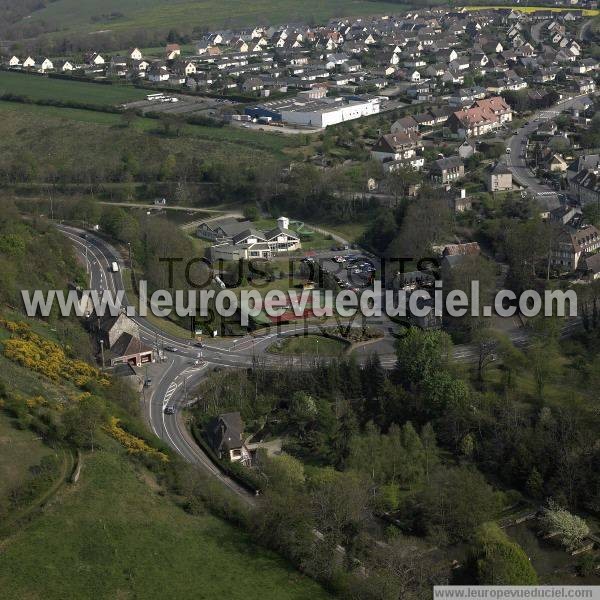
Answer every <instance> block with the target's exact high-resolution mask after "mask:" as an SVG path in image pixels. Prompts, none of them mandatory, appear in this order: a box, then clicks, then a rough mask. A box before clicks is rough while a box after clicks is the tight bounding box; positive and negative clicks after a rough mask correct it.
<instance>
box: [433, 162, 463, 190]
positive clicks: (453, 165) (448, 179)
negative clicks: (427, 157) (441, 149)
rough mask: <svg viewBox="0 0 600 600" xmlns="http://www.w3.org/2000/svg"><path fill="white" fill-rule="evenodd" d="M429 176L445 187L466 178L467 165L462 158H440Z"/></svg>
mask: <svg viewBox="0 0 600 600" xmlns="http://www.w3.org/2000/svg"><path fill="white" fill-rule="evenodd" d="M429 175H430V177H431V179H433V181H435V182H437V183H441V184H444V185H445V184H448V183H452V182H454V181H456V180H458V179H460V178H461V177H464V176H465V165H464V164H463V161H462V159H461V157H460V156H449V157H447V158H439V159H438V160H436V161H434V162H433V163H432V165H431V168H430V169H429Z"/></svg>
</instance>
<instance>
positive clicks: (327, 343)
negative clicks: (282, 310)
mask: <svg viewBox="0 0 600 600" xmlns="http://www.w3.org/2000/svg"><path fill="white" fill-rule="evenodd" d="M348 347H349V346H348V344H345V343H344V342H342V341H340V340H336V339H333V338H328V337H323V336H321V335H307V336H302V335H299V336H294V337H287V338H285V339H283V340H280V341H279V342H276V343H275V344H273V345H272V346H270V347H269V349H268V351H269V352H270V353H272V354H287V355H294V356H298V355H301V354H302V355H306V354H309V355H311V356H341V355H342V354H344V352H345V351H346V350H347V349H348Z"/></svg>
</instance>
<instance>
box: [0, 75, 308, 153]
mask: <svg viewBox="0 0 600 600" xmlns="http://www.w3.org/2000/svg"><path fill="white" fill-rule="evenodd" d="M66 83H69V84H71V82H66ZM84 85H94V84H84ZM5 112H12V113H14V115H15V117H16V118H18V119H19V120H24V121H26V122H29V123H31V122H32V120H31V118H30V117H24V115H33V116H37V117H39V119H40V120H42V122H43V125H44V126H50V125H52V124H56V123H58V122H59V120H60V121H63V128H64V123H65V122H68V121H73V122H80V123H90V124H91V123H94V124H98V125H112V126H113V128H111V129H112V131H113V134H112V135H113V136H114V138H113V140H115V139H116V138H120V137H122V134H127V135H128V136H129V137H130V138H131V137H134V134H135V133H141V134H152V133H155V132H156V131H157V130H159V129H160V123H159V122H158V121H157V120H156V119H150V118H144V117H141V118H137V119H136V120H135V121H134V123H133V124H132V127H131V129H132V130H133V131H131V130H125V129H123V130H122V134H119V133H118V132H117V131H116V128H118V127H120V125H121V124H122V120H121V116H120V115H118V114H114V113H105V112H99V111H94V110H85V109H79V108H61V107H56V106H42V105H36V104H21V103H19V102H3V101H0V114H2V113H5ZM3 126H4V125H3V124H0V133H2V130H3ZM63 135H64V136H68V131H64V132H63ZM76 135H77V134H76V133H75V132H74V131H73V136H69V139H70V143H72V142H73V137H76ZM194 139H196V140H202V141H206V142H210V143H211V146H210V148H206V149H205V150H207V151H208V150H210V151H211V153H212V154H211V156H213V157H215V156H217V154H216V153H220V152H223V155H224V156H226V157H227V159H228V160H232V159H234V160H235V159H236V158H238V157H241V156H242V155H243V154H244V153H245V152H250V151H252V152H253V158H254V159H256V160H260V159H259V156H258V155H257V154H255V153H254V152H256V151H259V152H266V153H268V154H271V155H279V154H281V153H283V152H286V153H288V152H289V151H291V150H293V149H295V148H296V147H298V146H299V144H300V143H301V141H300V140H298V139H296V138H295V137H289V136H288V137H284V136H283V135H264V134H262V133H260V132H257V131H250V130H247V129H241V128H238V127H207V126H204V125H185V126H184V127H183V128H182V131H181V136H180V137H178V138H172V141H173V142H176V144H177V146H178V147H179V148H183V147H184V146H185V145H186V144H188V143H190V142H192V143H193V140H194ZM81 141H82V142H84V141H87V142H90V141H91V140H90V138H88V139H87V140H81ZM234 145H235V147H234Z"/></svg>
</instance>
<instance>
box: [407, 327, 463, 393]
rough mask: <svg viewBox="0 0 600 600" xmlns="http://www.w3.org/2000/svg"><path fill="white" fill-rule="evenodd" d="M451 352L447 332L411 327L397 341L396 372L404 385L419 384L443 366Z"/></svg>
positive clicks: (450, 343) (445, 364)
mask: <svg viewBox="0 0 600 600" xmlns="http://www.w3.org/2000/svg"><path fill="white" fill-rule="evenodd" d="M451 352H452V341H451V339H450V336H449V335H448V334H447V333H444V332H442V331H423V330H422V329H417V328H411V329H409V330H408V331H407V333H406V335H405V336H404V337H403V338H402V339H400V341H399V342H398V346H397V351H396V353H397V356H398V362H397V365H396V372H397V373H398V375H399V377H400V379H401V381H402V383H404V384H405V385H407V386H411V385H416V384H419V383H421V382H422V381H424V380H426V379H427V378H429V377H431V376H432V375H433V373H435V372H436V371H439V370H441V369H443V368H445V367H446V366H447V364H448V362H449V360H450V355H451Z"/></svg>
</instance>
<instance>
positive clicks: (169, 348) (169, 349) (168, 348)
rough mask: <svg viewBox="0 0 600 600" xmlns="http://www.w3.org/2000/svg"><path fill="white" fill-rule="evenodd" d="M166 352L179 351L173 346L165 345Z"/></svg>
mask: <svg viewBox="0 0 600 600" xmlns="http://www.w3.org/2000/svg"><path fill="white" fill-rule="evenodd" d="M165 350H166V351H167V352H179V351H178V350H177V348H176V347H175V346H165Z"/></svg>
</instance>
